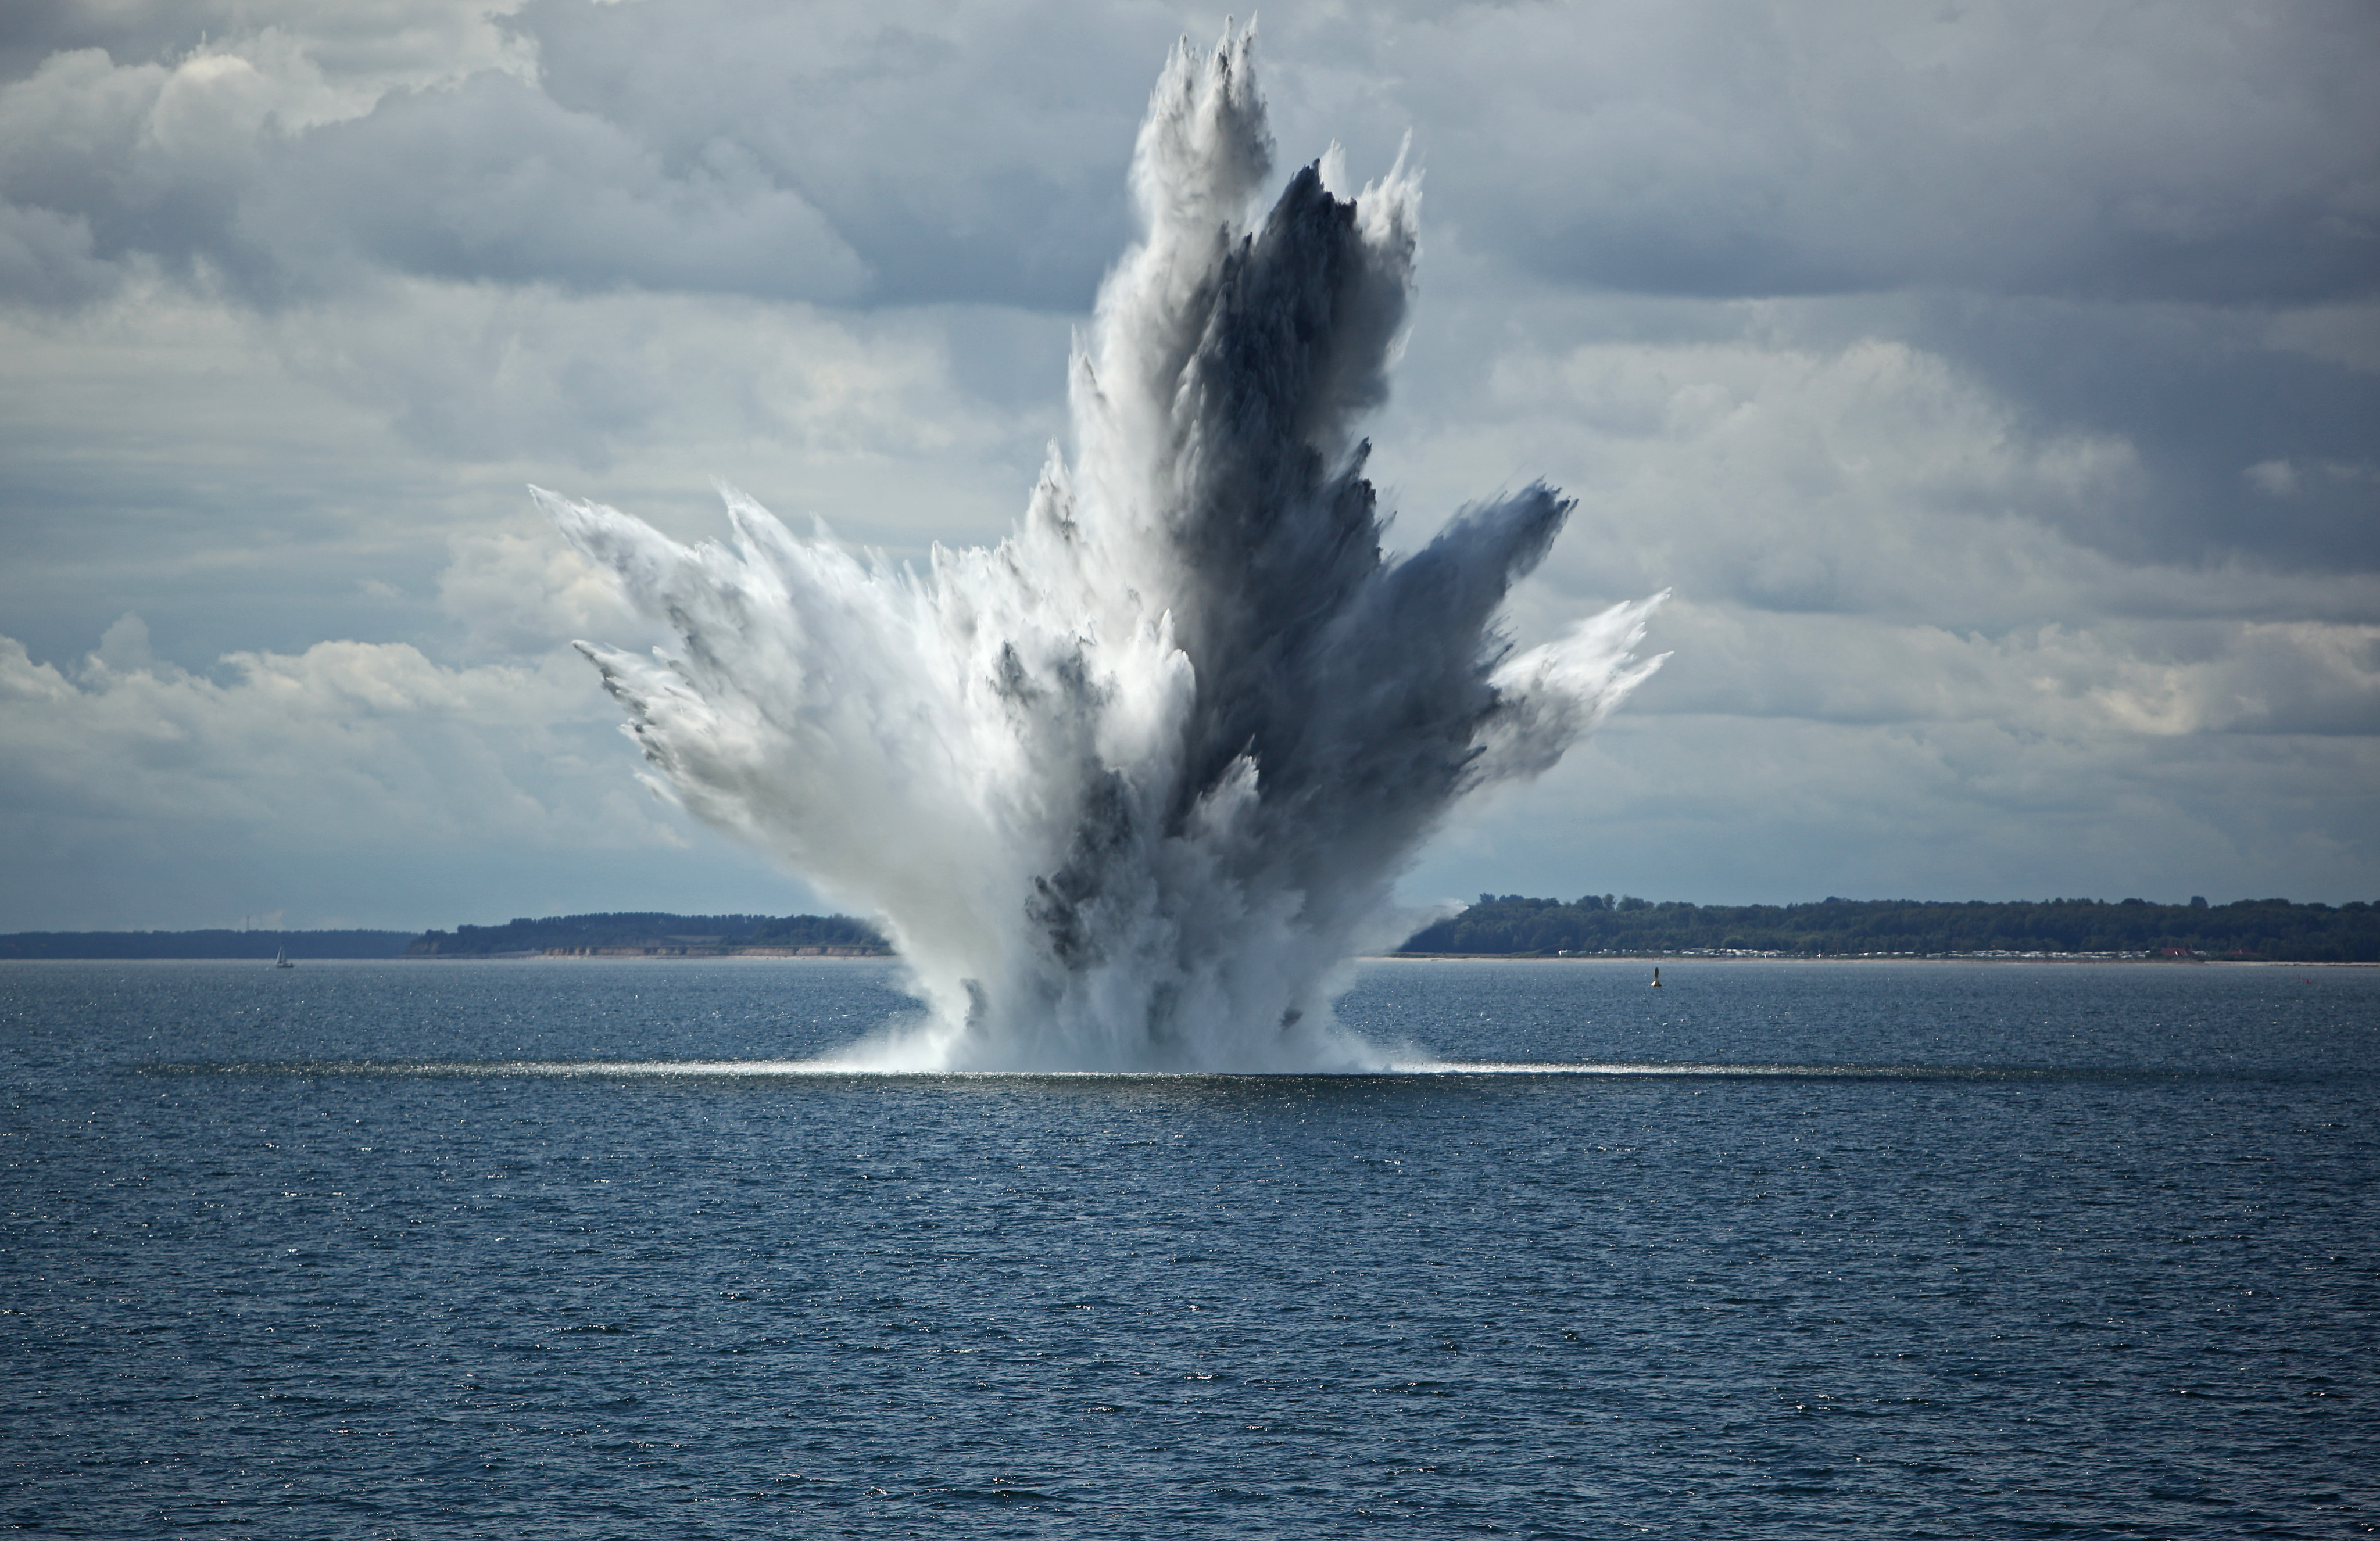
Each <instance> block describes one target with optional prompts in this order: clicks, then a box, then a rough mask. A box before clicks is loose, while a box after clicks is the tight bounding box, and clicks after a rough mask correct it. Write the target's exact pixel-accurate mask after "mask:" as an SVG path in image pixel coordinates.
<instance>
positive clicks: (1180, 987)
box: [536, 31, 1660, 1071]
mask: <svg viewBox="0 0 2380 1541" xmlns="http://www.w3.org/2000/svg"><path fill="white" fill-rule="evenodd" d="M1252 41H1253V40H1252V35H1251V34H1249V33H1245V32H1242V33H1238V34H1233V33H1232V32H1229V31H1226V33H1225V34H1224V37H1223V40H1222V42H1220V44H1219V45H1218V46H1217V48H1216V49H1215V50H1214V51H1213V52H1212V53H1211V54H1207V53H1202V52H1200V51H1198V50H1196V49H1195V48H1192V47H1190V46H1189V45H1187V44H1186V43H1185V44H1184V45H1183V46H1181V47H1179V48H1177V49H1176V50H1175V51H1174V53H1173V55H1172V58H1171V59H1170V60H1169V61H1168V63H1167V66H1166V69H1165V72H1164V74H1163V76H1162V78H1161V79H1160V81H1159V83H1158V86H1157V89H1156V91H1155V93H1154V95H1153V97H1152V98H1151V101H1150V103H1149V110H1148V116H1147V120H1146V122H1145V123H1144V124H1143V125H1142V127H1141V130H1140V137H1139V140H1138V143H1137V146H1136V148H1135V154H1134V159H1133V167H1132V193H1133V198H1134V201H1135V204H1136V206H1137V208H1138V212H1139V214H1140V218H1141V221H1142V224H1143V229H1144V235H1143V238H1142V240H1141V242H1140V244H1139V245H1138V246H1136V247H1135V248H1134V249H1131V250H1130V251H1129V252H1127V253H1126V255H1125V256H1124V258H1123V261H1121V262H1120V263H1119V265H1118V266H1117V267H1116V268H1115V270H1114V271H1113V272H1112V273H1110V275H1109V276H1108V278H1107V280H1106V281H1105V283H1104V284H1103V285H1101V288H1100V291H1099V302H1098V308H1097V310H1096V313H1095V316H1094V319H1093V322H1092V325H1091V328H1090V332H1089V335H1088V337H1087V341H1085V342H1083V343H1081V344H1078V346H1077V350H1076V354H1075V359H1074V364H1073V375H1072V380H1071V382H1070V400H1071V407H1072V412H1073V424H1074V437H1075V455H1074V457H1073V460H1072V462H1071V463H1069V461H1067V460H1066V459H1065V458H1063V457H1062V455H1060V454H1059V452H1058V451H1057V450H1056V449H1055V448H1054V447H1053V449H1052V451H1051V454H1050V461H1049V464H1048V467H1047V468H1046V469H1045V471H1044V472H1043V473H1042V476H1041V479H1040V481H1039V483H1038V486H1036V487H1035V489H1034V491H1033V496H1032V499H1031V501H1030V503H1029V504H1028V505H1027V507H1026V514H1025V516H1024V519H1023V521H1022V522H1021V523H1020V525H1019V526H1018V527H1017V528H1016V530H1015V531H1014V533H1013V534H1012V535H1011V536H1010V537H1009V538H1008V539H1007V540H1004V541H1002V543H1001V544H1000V545H998V546H996V547H992V548H990V549H981V548H977V549H970V550H966V551H949V550H944V549H941V548H939V547H938V548H937V549H936V550H935V551H934V553H933V557H932V560H931V563H930V564H929V567H928V569H927V570H926V571H925V572H922V573H919V572H917V571H914V570H912V569H910V568H907V567H905V566H904V567H899V568H893V567H889V566H887V565H885V564H883V563H882V562H881V561H880V559H875V558H865V559H863V558H862V557H858V556H855V555H853V554H852V553H850V552H847V551H845V550H844V548H842V547H840V546H838V545H836V544H835V543H833V542H832V540H830V539H829V538H828V537H827V535H826V534H825V532H824V531H823V530H822V529H821V530H820V531H818V532H817V533H816V535H814V537H813V538H811V539H808V540H804V539H800V538H797V537H795V535H793V534H792V533H790V532H789V531H788V530H787V529H786V528H784V526H783V525H781V524H780V523H778V522H777V520H776V519H775V518H773V517H772V516H771V515H770V514H769V513H768V512H767V511H766V510H764V509H762V508H761V507H760V506H759V504H756V503H754V502H752V501H751V500H750V499H749V498H747V497H745V496H744V495H743V494H742V493H740V492H737V491H733V490H732V489H725V488H722V495H723V496H724V498H725V500H726V504H727V513H728V516H729V518H730V520H731V522H732V525H733V528H734V531H735V540H734V544H733V545H732V547H722V546H720V545H716V544H703V545H698V546H694V547H686V546H682V545H679V544H677V543H676V542H674V541H673V540H669V539H667V538H666V537H664V536H662V535H661V534H659V533H658V532H656V531H654V530H653V529H651V528H649V527H647V526H646V525H644V524H642V523H640V522H639V521H637V520H636V519H634V518H631V517H629V516H625V515H623V514H621V513H618V512H617V511H615V510H613V509H610V508H606V507H602V506H600V505H596V504H582V503H574V502H570V501H567V500H565V499H562V498H559V497H556V496H554V495H553V494H552V493H549V492H545V491H537V492H536V496H537V498H538V501H539V502H540V504H542V505H543V506H544V507H545V509H546V510H547V512H548V513H549V514H550V515H551V516H553V519H554V521H555V522H556V523H557V524H558V525H559V526H560V527H561V528H562V530H563V532H564V533H565V535H566V536H567V537H568V538H569V539H570V540H572V541H573V542H574V543H575V544H576V545H577V547H578V548H579V549H580V550H581V551H583V552H586V553H588V554H589V556H590V557H592V558H594V559H596V560H597V561H598V562H600V563H601V564H606V565H608V566H610V567H611V568H612V569H613V570H614V571H615V572H616V573H617V574H618V575H619V577H620V579H621V581H622V583H623V584H624V586H625V589H626V591H627V593H628V594H629V596H630V597H631V598H632V599H633V601H635V602H636V603H637V605H638V606H639V607H640V608H641V609H642V610H643V611H645V612H646V613H650V614H651V615H653V616H655V617H658V618H662V619H665V620H666V621H667V622H668V623H669V624H670V625H671V626H672V627H673V628H674V631H675V632H676V634H677V635H678V636H679V637H681V638H682V639H683V646H682V649H679V650H677V651H675V652H661V651H656V653H655V654H654V656H653V657H652V658H651V659H643V658H638V657H636V656H633V655H630V654H626V653H623V652H620V651H616V650H613V649H607V648H601V647H596V646H592V645H589V644H587V643H580V644H579V647H580V649H581V650H582V651H584V652H585V653H586V654H587V656H588V657H589V659H591V660H592V661H594V662H595V664H596V666H597V667H598V668H599V669H600V670H601V672H602V675H603V680H604V683H605V685H606V686H608V687H609V688H610V690H611V691H612V693H613V695H614V696H615V697H616V698H618V699H619V700H620V702H621V703H622V704H623V705H624V706H625V709H626V710H627V714H628V717H629V719H630V722H629V726H628V729H627V731H628V732H629V734H631V735H632V736H633V737H634V738H635V739H636V740H637V743H638V744H639V745H640V746H642V748H643V750H644V753H645V757H646V758H647V759H648V760H649V761H650V763H651V765H652V767H653V768H654V770H655V771H656V772H657V774H656V775H654V776H653V777H652V778H651V779H652V780H653V782H654V784H655V785H656V786H657V787H660V788H661V789H662V790H663V791H665V792H666V793H667V794H668V795H673V796H674V797H675V798H677V799H678V800H679V801H681V802H682V803H683V804H684V805H685V807H687V808H688V809H690V810H691V811H692V812H693V813H695V814H696V815H697V816H698V817H699V818H701V819H705V820H707V821H708V822H710V823H711V824H712V825H714V826H716V827H718V828H720V829H722V830H724V831H730V832H731V833H733V834H735V835H736V836H738V837H740V838H742V839H744V840H747V841H749V842H751V843H754V844H756V845H759V846H760V847H762V848H763V849H765V850H767V851H769V852H771V853H773V854H774V855H777V856H778V857H780V858H781V859H783V861H785V862H787V863H788V864H790V865H791V866H792V867H793V868H795V869H796V870H797V871H799V872H801V873H802V874H804V875H805V876H806V877H807V878H808V879H809V880H811V881H812V882H813V883H814V884H815V885H816V886H817V887H818V889H819V890H820V892H822V893H825V894H827V895H829V896H831V897H832V898H833V899H834V900H835V901H836V902H838V903H841V904H846V905H850V906H853V907H856V908H859V909H864V910H865V911H867V912H868V913H870V914H872V915H875V916H880V918H881V923H882V924H883V926H884V927H885V928H886V929H887V930H888V932H889V933H890V935H891V936H892V939H893V940H894V941H895V943H896V945H897V946H898V947H899V949H900V951H901V953H902V955H903V956H904V958H905V959H906V960H907V963H908V966H909V967H910V969H911V970H912V971H913V976H914V977H913V980H912V988H913V989H915V990H916V992H917V994H918V996H919V997H920V998H921V999H922V1000H923V1001H925V1003H926V1006H927V1015H926V1017H925V1019H924V1020H923V1021H922V1022H920V1023H918V1024H916V1025H912V1026H911V1027H910V1028H908V1029H907V1030H906V1031H905V1033H904V1034H903V1035H902V1036H900V1037H896V1038H893V1039H888V1040H886V1041H884V1042H881V1043H879V1044H877V1045H875V1046H874V1047H873V1048H872V1050H869V1054H870V1055H871V1056H872V1059H871V1062H875V1063H879V1064H880V1065H883V1066H885V1067H888V1068H894V1067H897V1068H914V1069H944V1070H1000V1069H1009V1070H1230V1071H1286V1070H1303V1071H1312V1070H1353V1069H1367V1068H1378V1067H1379V1066H1381V1065H1384V1064H1385V1063H1387V1062H1388V1060H1389V1056H1388V1055H1387V1054H1386V1053H1385V1052H1384V1051H1382V1050H1378V1049H1375V1048H1374V1047H1372V1046H1370V1045H1368V1044H1366V1043H1365V1042H1364V1041H1363V1040H1362V1039H1360V1038H1358V1037H1355V1036H1354V1034H1352V1033H1350V1032H1348V1031H1346V1030H1344V1029H1342V1028H1341V1027H1339V1026H1338V1025H1337V1024H1336V1023H1335V1022H1334V1021H1333V1019H1332V1016H1331V1013H1330V1001H1331V998H1332V996H1333V995H1334V994H1335V993H1336V987H1339V986H1341V985H1342V984H1343V980H1344V969H1345V966H1346V960H1348V959H1349V958H1351V957H1353V956H1354V955H1355V954H1357V953H1359V952H1361V951H1364V950H1366V949H1367V948H1378V947H1382V946H1387V945H1393V944H1394V942H1395V941H1396V940H1397V935H1398V930H1399V919H1400V917H1398V916H1396V914H1395V910H1394V906H1393V904H1392V903H1391V889H1392V886H1393V884H1394V882H1395V880H1396V879H1397V877H1398V876H1399V875H1400V874H1401V873H1402V872H1403V869H1404V868H1406V866H1407V865H1409V863H1410V862H1411V860H1412V859H1413V857H1414V855H1415V852H1416V850H1417V849H1418V847H1419V846H1420V844H1421V843H1422V842H1423V840H1424V839H1425V838H1426V837H1427V836H1428V834H1429V833H1430V832H1431V831H1432V830H1433V829H1435V828H1436V827H1437V825H1438V824H1439V821H1440V820H1441V819H1443V818H1444V817H1445V815H1446V813H1447V811H1448V810H1449V808H1450V807H1451V806H1452V805H1453V804H1454V803H1455V802H1456V800H1457V799H1459V798H1461V797H1463V795H1466V794H1469V793H1472V792H1475V791H1476V790H1478V789H1480V788H1482V787H1485V786H1488V785H1490V784H1491V783H1497V782H1500V781H1506V780H1510V779H1513V778H1518V777H1526V776H1532V775H1535V774H1536V773H1537V772H1539V771H1544V770H1545V769H1547V768H1548V767H1549V766H1551V765H1552V764H1553V763H1554V762H1555V760H1556V759H1558V758H1560V755H1561V753H1562V752H1563V750H1564V749H1565V748H1566V747H1568V746H1570V745H1571V744H1572V743H1573V742H1574V741H1575V740H1576V739H1577V738H1578V737H1579V736H1580V735H1581V734H1585V732H1587V731H1588V730H1589V729H1591V728H1592V727H1593V726H1594V725H1595V724H1596V723H1597V722H1598V721H1600V720H1601V719H1602V718H1603V716H1604V715H1605V714H1606V713H1608V712H1609V710H1611V709H1612V708H1613V707H1614V706H1615V705H1617V704H1618V703H1619V701H1620V700H1621V698H1623V697H1624V696H1626V695H1627V694H1628V692H1629V691H1630V690H1631V689H1633V687H1634V686H1636V685H1637V684H1638V683H1640V682H1641V681H1642V680H1643V679H1644V678H1645V676H1646V675H1648V674H1649V673H1652V671H1653V670H1654V669H1655V668H1656V667H1658V664H1659V662H1660V660H1659V659H1658V658H1656V659H1652V660H1647V661H1638V660H1636V659H1635V658H1633V656H1632V651H1631V649H1633V647H1634V646H1635V644H1636V643H1637V642H1638V640H1639V639H1640V638H1641V637H1642V636H1643V631H1644V623H1645V616H1646V614H1647V613H1649V612H1650V610H1651V609H1652V607H1653V606H1654V605H1655V604H1657V603H1658V597H1657V598H1656V599H1653V600H1648V601H1643V602H1641V603H1637V604H1629V605H1622V606H1620V607H1618V608H1616V609H1613V610H1610V611H1608V612H1606V613H1602V614H1600V615H1597V616H1595V617H1593V618H1591V619H1589V620H1586V621H1585V622H1583V623H1581V624H1580V625H1578V626H1577V627H1576V628H1575V629H1573V631H1572V632H1571V633H1570V634H1569V635H1568V636H1567V637H1563V638H1562V639H1560V640H1559V641H1557V642H1554V643H1552V644H1550V645H1548V646H1546V647H1541V648H1537V649H1533V650H1530V651H1526V652H1521V653H1517V654H1516V653H1514V652H1513V651H1512V649H1511V648H1510V647H1509V645H1507V644H1506V643H1505V642H1504V641H1503V640H1502V638H1501V634H1500V631H1499V630H1498V625H1497V623H1498V617H1499V615H1500V612H1501V610H1502V606H1503V601H1504V598H1505V595H1506V592H1507V591H1508V590H1509V589H1510V588H1511V587H1512V584H1513V583H1514V582H1516V581H1517V580H1518V579H1519V578H1521V577H1522V576H1524V575H1525V574H1526V573H1528V572H1529V571H1530V570H1531V569H1532V568H1534V567H1535V566H1536V564H1537V563H1538V561H1539V560H1540V559H1541V558H1543V556H1544V555H1545V553H1546V551H1547V548H1548V545H1549V544H1550V543H1551V541H1552V540H1553V539H1554V536H1555V534H1556V532H1557V531H1558V530H1559V529H1560V527H1561V524H1562V521H1563V518H1564V516H1566V515H1567V513H1568V512H1569V510H1570V507H1571V504H1569V503H1568V502H1567V501H1565V500H1564V499H1562V498H1560V497H1559V496H1557V495H1556V494H1555V493H1554V492H1553V491H1551V490H1550V489H1548V488H1546V487H1544V486H1534V487H1531V488H1529V489H1527V490H1526V491H1522V492H1520V493H1518V494H1516V495H1512V496H1508V497H1504V498H1500V499H1498V500H1496V501H1494V502H1489V503H1483V504H1477V505H1475V506H1473V507H1471V508H1468V509H1466V510H1464V511H1463V513H1462V514H1461V515H1460V516H1457V517H1456V518H1455V519H1454V520H1453V521H1452V522H1451V524H1450V525H1449V526H1448V527H1447V528H1446V529H1445V531H1444V532H1443V533H1442V534H1440V535H1439V537H1438V538H1437V539H1436V540H1433V541H1431V542H1430V543H1429V544H1428V545H1427V547H1426V548H1425V549H1423V550H1421V551H1419V552H1415V553H1413V554H1411V555H1408V556H1404V557H1403V558H1400V559H1391V558H1389V557H1386V556H1384V555H1383V554H1382V552H1381V550H1380V538H1381V532H1382V523H1381V516H1380V515H1379V512H1378V508H1377V507H1376V503H1375V494H1374V491H1373V489H1372V486H1371V483H1370V482H1368V481H1366V479H1365V478H1364V474H1363V473H1364V465H1365V460H1366V455H1368V453H1369V449H1370V446H1369V444H1368V443H1366V442H1364V441H1362V440H1360V439H1358V438H1357V437H1356V436H1355V432H1354V425H1355V423H1356V421H1357V419H1359V418H1360V417H1361V416H1362V415H1363V414H1364V413H1365V412H1366V410H1368V409H1370V408H1372V407H1375V406H1378V404H1379V403H1380V402H1381V401H1382V400H1384V399H1385V397H1386V395H1387V391H1388V370H1389V367H1390V363H1391V362H1392V360H1393V358H1394V356H1395V354H1396V352H1397V348H1398V344H1399V340H1400V337H1401V335H1402V333H1403V327H1404V321H1405V313H1406V306H1407V302H1408V300H1409V297H1410V296H1411V292H1412V285H1413V272H1414V261H1415V249H1416V217H1417V214H1418V210H1419V202H1420V179H1419V177H1418V176H1417V175H1416V174H1415V173H1413V172H1411V171H1409V170H1408V169H1407V167H1406V166H1405V164H1404V161H1403V158H1402V157H1400V159H1399V161H1398V164H1397V165H1396V167H1395V168H1394V169H1392V170H1391V171H1390V173H1389V175H1388V176H1386V177H1385V178H1383V179H1381V180H1379V181H1378V182H1375V183H1372V184H1370V185H1369V186H1366V188H1364V189H1363V190H1362V191H1361V192H1360V193H1358V194H1357V195H1356V196H1355V197H1354V199H1352V200H1346V199H1341V198H1339V197H1336V196H1334V195H1333V194H1332V192H1331V191H1330V188H1328V187H1327V186H1326V185H1325V178H1324V176H1323V175H1322V170H1321V164H1319V163H1318V164H1316V165H1309V166H1306V167H1305V168H1304V169H1302V170H1300V171H1298V172H1297V173H1296V174H1295V175H1294V176H1292V177H1290V179H1289V183H1288V186H1287V188H1284V189H1283V190H1282V191H1281V194H1280V196H1279V198H1278V199H1277V200H1275V201H1274V203H1273V204H1272V206H1271V209H1270V211H1269V212H1265V213H1263V214H1262V215H1261V217H1260V218H1259V217H1256V202H1255V200H1257V196H1258V194H1259V192H1260V190H1261V187H1262V184H1263V183H1264V182H1265V181H1266V179H1267V177H1268V175H1269V168H1270V163H1271V141H1270V137H1269V134H1268V132H1267V130H1266V127H1265V117H1264V107H1263V103H1262V101H1261V99H1260V98H1259V97H1258V95H1257V89H1256V83H1255V79H1254V77H1253V75H1252V74H1251V57H1250V44H1251V42H1252ZM1410 918H1411V917H1410V916H1406V917H1403V920H1404V921H1405V923H1406V924H1407V925H1408V926H1409V924H1410Z"/></svg>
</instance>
